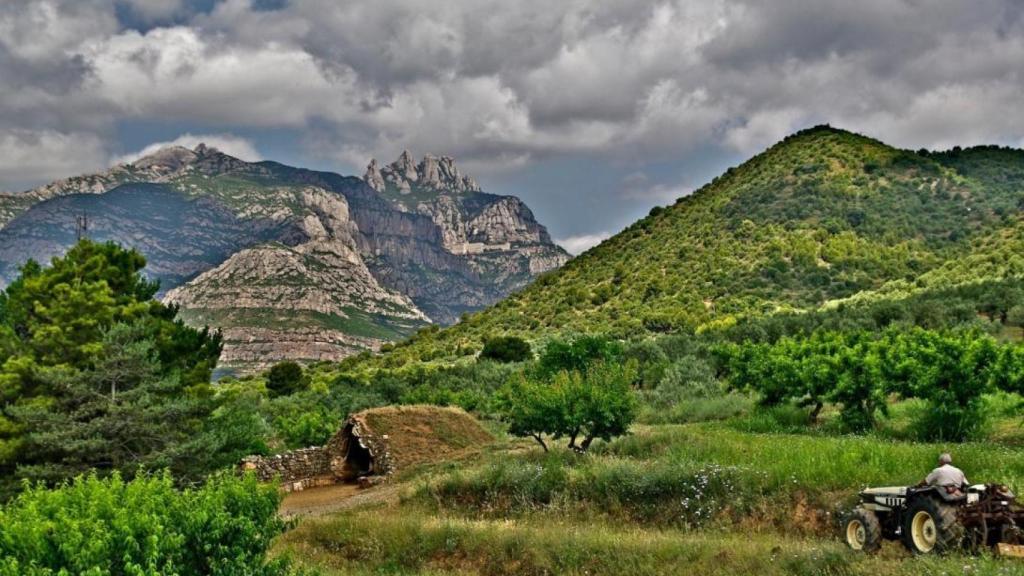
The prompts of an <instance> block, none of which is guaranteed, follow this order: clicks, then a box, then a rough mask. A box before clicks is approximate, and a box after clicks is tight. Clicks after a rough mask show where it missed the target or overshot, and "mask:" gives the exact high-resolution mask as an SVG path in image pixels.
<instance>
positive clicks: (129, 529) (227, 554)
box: [0, 473, 286, 576]
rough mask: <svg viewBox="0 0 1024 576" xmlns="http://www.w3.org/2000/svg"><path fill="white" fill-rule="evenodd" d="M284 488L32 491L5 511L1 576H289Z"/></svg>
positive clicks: (94, 486) (150, 483)
mask: <svg viewBox="0 0 1024 576" xmlns="http://www.w3.org/2000/svg"><path fill="white" fill-rule="evenodd" d="M278 500H279V496H278V494H277V489H276V487H273V486H261V485H260V484H259V483H258V482H257V481H256V479H255V478H254V477H253V476H252V475H249V476H246V477H244V478H239V477H236V476H233V475H227V474H225V475H220V476H215V477H213V478H211V479H210V481H209V482H208V483H207V484H206V485H204V486H203V487H202V488H198V489H194V490H183V491H177V490H175V489H174V484H173V482H172V480H171V477H170V475H169V474H167V473H164V474H162V475H157V476H139V477H137V478H135V479H134V480H132V481H130V482H125V481H123V480H121V478H120V476H118V475H116V474H115V475H114V476H112V477H110V478H106V479H100V478H98V477H96V476H87V477H78V478H76V479H75V480H74V481H73V482H71V483H68V484H64V485H62V486H61V487H59V488H57V489H53V490H48V489H46V488H43V487H42V486H36V487H29V488H27V489H26V490H25V491H24V492H22V493H21V495H19V496H18V497H17V498H16V499H15V500H13V501H12V502H10V503H9V504H7V505H6V506H5V507H3V508H2V509H0V575H2V576H56V575H58V574H96V575H103V574H133V575H139V576H142V575H157V574H208V575H223V576H234V575H237V574H251V575H266V576H269V575H275V574H284V573H285V571H286V569H285V566H284V565H283V563H281V562H272V563H268V562H267V561H266V552H267V549H268V547H269V546H270V543H271V540H272V539H273V538H274V537H275V536H277V535H278V534H279V533H281V532H282V530H283V527H284V525H283V523H282V521H281V520H280V519H279V518H278V516H277V506H278Z"/></svg>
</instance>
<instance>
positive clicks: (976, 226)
mask: <svg viewBox="0 0 1024 576" xmlns="http://www.w3.org/2000/svg"><path fill="white" fill-rule="evenodd" d="M1022 156H1024V155H1022V153H1021V152H1020V151H1013V150H1005V149H998V148H992V147H986V148H979V149H971V150H966V151H963V150H954V151H951V152H948V153H927V152H921V153H915V152H910V151H904V150H898V149H896V148H893V147H890V146H887V145H885V144H883V143H882V142H879V141H877V140H873V139H871V138H867V137H864V136H860V135H857V134H853V133H850V132H846V131H842V130H837V129H833V128H830V127H827V126H821V127H816V128H812V129H809V130H805V131H802V132H799V133H797V134H794V135H792V136H790V137H788V138H786V139H785V140H783V141H782V142H779V143H778V144H776V145H774V146H773V147H771V148H770V149H768V150H767V151H765V152H764V153H762V154H760V155H758V156H756V157H754V158H752V159H751V160H749V161H747V162H746V163H744V164H742V165H741V166H739V167H736V168H732V169H729V170H728V171H727V172H726V173H725V174H723V175H722V176H720V177H718V178H716V179H715V180H713V181H712V182H711V183H710V184H708V185H706V186H704V187H703V188H701V189H700V190H698V191H697V192H695V193H694V194H693V195H691V196H688V197H684V198H681V199H679V200H678V201H677V202H676V203H675V204H674V205H672V206H669V207H667V208H664V209H662V208H656V209H654V210H652V212H651V214H650V215H649V216H648V217H646V218H644V219H642V220H640V221H638V222H636V223H634V224H633V225H631V226H630V227H628V228H627V229H625V230H624V231H622V232H621V233H619V234H618V235H616V236H614V237H612V238H610V239H609V240H607V241H605V242H604V243H602V244H601V245H599V246H597V247H595V248H593V249H591V250H589V251H588V252H586V253H584V254H582V255H581V256H579V257H577V258H576V259H574V260H573V261H571V262H569V263H568V264H567V265H566V266H564V267H563V268H562V269H560V270H558V271H556V272H553V273H550V274H548V275H545V276H542V277H541V278H539V279H538V280H537V281H536V282H535V283H534V284H533V285H531V286H530V287H528V288H527V289H525V290H523V291H521V292H519V293H517V294H514V295H512V296H511V297H509V298H508V299H506V300H504V301H502V302H500V303H498V304H497V305H495V306H493V307H492V308H490V309H488V310H486V311H484V312H482V313H479V314H476V315H474V316H472V317H470V318H468V319H467V320H466V321H464V322H463V323H461V324H460V325H458V326H456V327H454V328H452V329H450V330H447V331H442V332H440V333H433V334H423V335H421V336H420V337H418V338H417V339H415V340H414V341H413V342H412V343H410V344H407V345H405V346H404V347H403V348H404V349H406V350H408V351H409V352H411V353H412V355H413V356H415V357H419V358H423V357H435V356H438V355H449V354H457V353H458V352H459V351H460V350H461V351H468V350H472V349H474V348H478V346H479V344H480V342H481V341H482V340H483V339H485V338H487V337H489V336H492V335H496V334H502V333H518V334H522V335H525V336H526V337H529V338H534V339H536V338H537V337H539V336H541V335H543V334H545V333H553V332H565V331H599V332H609V333H612V334H616V335H623V336H624V335H631V334H638V333H643V332H666V331H674V330H688V329H696V328H700V327H702V326H707V325H709V324H711V325H720V324H727V323H730V322H732V321H733V320H734V319H735V318H737V317H743V316H750V315H764V314H771V313H775V312H779V311H786V310H812V309H817V308H820V307H822V306H823V305H826V304H828V303H829V302H832V301H835V300H839V299H845V298H850V297H853V296H855V295H858V294H862V293H868V292H872V291H876V290H879V289H883V288H887V287H890V286H892V285H893V283H898V284H899V285H900V286H904V287H907V286H909V287H910V290H913V289H915V288H914V286H916V284H915V282H917V281H918V280H919V279H921V278H925V279H927V278H931V277H938V276H941V275H943V274H945V275H946V276H947V277H948V278H949V279H948V281H943V282H940V283H938V284H941V285H952V284H956V283H961V282H967V281H971V280H974V279H977V278H976V276H978V275H984V276H985V277H999V276H1002V275H1006V274H1007V273H1011V274H1012V270H1015V269H1016V268H1014V267H1009V268H1007V267H998V266H987V267H984V268H979V267H976V266H973V265H967V266H965V265H963V264H962V263H964V262H970V261H971V259H976V260H982V261H989V260H992V259H993V258H995V259H1000V258H1002V255H1003V254H1005V253H1006V252H1007V250H1009V251H1011V252H1012V250H1013V248H1012V246H1014V245H1017V242H1016V240H1015V239H1016V238H1018V237H1019V232H1018V228H1016V221H1017V214H1018V212H1019V210H1020V208H1019V205H1020V203H1021V201H1022V200H1021V199H1022V198H1024V185H1022V178H1021V176H1022V174H1024V158H1022ZM965 259H966V260H965ZM947 270H949V271H948V272H947ZM957 270H959V271H957ZM1008 271H1010V272H1008ZM918 288H922V289H923V288H927V286H926V285H923V284H922V285H921V286H919V287H918Z"/></svg>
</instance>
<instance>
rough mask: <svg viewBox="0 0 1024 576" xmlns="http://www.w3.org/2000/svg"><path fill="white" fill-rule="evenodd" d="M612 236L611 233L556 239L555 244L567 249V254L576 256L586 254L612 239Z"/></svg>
mask: <svg viewBox="0 0 1024 576" xmlns="http://www.w3.org/2000/svg"><path fill="white" fill-rule="evenodd" d="M611 236H612V235H611V233H610V232H598V233H596V234H580V235H578V236H569V237H568V238H556V239H555V244H558V245H559V246H561V247H562V248H565V250H566V252H568V253H570V254H573V255H576V254H580V253H583V252H586V251H587V250H589V249H590V248H593V247H594V246H597V245H598V244H600V243H601V242H604V241H605V240H607V239H608V238H611Z"/></svg>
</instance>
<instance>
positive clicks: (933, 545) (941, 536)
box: [903, 497, 964, 554]
mask: <svg viewBox="0 0 1024 576" xmlns="http://www.w3.org/2000/svg"><path fill="white" fill-rule="evenodd" d="M963 539H964V527H963V525H962V524H961V523H960V520H959V519H958V518H957V508H956V506H952V505H949V504H946V503H945V502H940V501H939V500H938V499H936V498H931V497H921V498H917V499H915V500H914V501H913V502H911V503H910V506H909V507H908V508H907V511H906V515H905V516H904V519H903V545H904V546H906V547H907V549H909V550H910V551H911V552H913V553H914V554H935V553H938V554H941V553H943V552H948V551H950V550H953V549H955V548H958V547H959V546H960V545H961V544H962V543H963Z"/></svg>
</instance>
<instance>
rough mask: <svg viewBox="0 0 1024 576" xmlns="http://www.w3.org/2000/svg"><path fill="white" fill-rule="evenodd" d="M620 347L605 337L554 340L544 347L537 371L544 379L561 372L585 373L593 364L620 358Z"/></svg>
mask: <svg viewBox="0 0 1024 576" xmlns="http://www.w3.org/2000/svg"><path fill="white" fill-rule="evenodd" d="M622 352H623V350H622V345H621V344H619V343H618V342H616V341H615V340H612V339H611V338H609V337H607V336H595V335H584V336H577V337H575V338H572V339H569V340H561V339H554V340H551V341H550V342H548V343H547V345H546V346H544V351H543V352H542V353H541V355H540V358H538V360H537V369H538V371H539V373H540V374H541V375H542V376H544V377H550V376H553V375H554V374H557V373H558V372H561V371H563V370H564V371H574V370H575V371H577V372H585V371H586V370H587V367H588V366H590V364H592V363H594V362H615V361H617V360H619V359H620V358H621V357H622Z"/></svg>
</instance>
